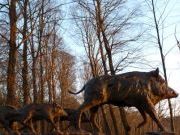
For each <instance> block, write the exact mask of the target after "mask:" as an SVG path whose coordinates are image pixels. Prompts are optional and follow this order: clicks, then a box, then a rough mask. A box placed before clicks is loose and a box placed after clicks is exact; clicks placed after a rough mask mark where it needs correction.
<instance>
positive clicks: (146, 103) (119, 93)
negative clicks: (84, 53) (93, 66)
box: [0, 68, 178, 135]
mask: <svg viewBox="0 0 180 135" xmlns="http://www.w3.org/2000/svg"><path fill="white" fill-rule="evenodd" d="M81 92H84V101H83V103H82V104H81V105H80V106H79V108H77V109H67V108H62V107H61V106H60V105H59V104H57V103H43V104H34V103H32V104H29V105H25V106H23V107H21V108H15V107H13V106H9V105H4V106H0V123H1V125H2V126H3V128H4V129H5V130H6V132H8V134H10V135H13V134H15V132H14V131H13V128H12V127H11V126H12V124H13V123H14V122H17V123H19V125H21V127H23V128H28V129H29V131H31V132H32V134H35V135H36V134H37V133H36V130H35V128H34V122H35V121H38V120H46V121H47V122H49V123H51V124H52V127H53V128H54V130H55V131H56V132H57V133H59V134H62V131H60V130H59V127H58V126H57V124H56V122H57V121H64V120H67V121H70V123H71V125H73V126H74V127H76V129H77V130H79V131H81V130H82V129H81V122H82V121H83V120H87V121H88V120H89V121H90V122H91V123H92V124H93V127H94V128H95V129H96V131H97V132H102V131H101V128H100V127H99V125H98V124H97V122H96V114H97V112H98V108H99V107H100V106H102V105H104V104H111V105H115V106H119V107H136V108H137V110H138V111H139V112H140V114H141V116H142V118H143V121H142V122H141V123H139V125H138V126H137V127H138V128H139V127H141V126H143V125H144V124H145V123H146V121H147V114H148V115H149V116H150V117H151V118H152V120H154V121H155V122H156V124H157V126H158V127H159V129H160V131H165V130H166V129H165V127H164V126H163V125H162V124H161V122H160V120H159V118H158V116H157V114H156V111H155V107H154V106H155V105H156V104H157V103H158V102H159V101H161V100H163V99H170V98H175V97H177V96H178V94H177V93H176V92H175V90H173V89H172V88H170V87H169V86H167V83H166V82H165V80H164V79H163V78H162V77H161V76H160V75H159V69H158V68H157V69H156V70H153V71H150V72H138V71H134V72H127V73H123V74H118V75H102V76H99V77H95V78H92V79H90V80H89V81H88V82H87V83H86V84H85V85H84V86H83V88H82V89H81V90H80V91H78V92H72V91H69V93H71V94H74V95H76V94H79V93H81ZM86 111H89V112H90V118H86V117H85V115H84V114H85V112H86ZM19 130H20V129H19ZM20 132H21V131H19V132H16V134H21V133H20Z"/></svg>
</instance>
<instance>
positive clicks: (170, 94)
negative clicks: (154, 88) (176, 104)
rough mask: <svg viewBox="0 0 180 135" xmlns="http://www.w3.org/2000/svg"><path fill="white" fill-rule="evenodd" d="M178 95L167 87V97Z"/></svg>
mask: <svg viewBox="0 0 180 135" xmlns="http://www.w3.org/2000/svg"><path fill="white" fill-rule="evenodd" d="M178 95H179V94H178V93H177V92H176V91H175V90H174V89H172V88H170V87H168V93H167V97H168V98H176V97H178Z"/></svg>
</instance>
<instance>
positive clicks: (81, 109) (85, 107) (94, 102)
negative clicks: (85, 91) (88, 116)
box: [76, 99, 102, 130]
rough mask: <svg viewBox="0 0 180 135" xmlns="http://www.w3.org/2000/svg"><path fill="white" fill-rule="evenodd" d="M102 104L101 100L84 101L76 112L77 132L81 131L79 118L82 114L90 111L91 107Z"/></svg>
mask: <svg viewBox="0 0 180 135" xmlns="http://www.w3.org/2000/svg"><path fill="white" fill-rule="evenodd" d="M100 104H102V100H101V99H95V100H90V102H89V100H88V101H85V102H84V103H83V104H82V105H81V106H80V107H79V109H78V111H77V114H76V115H77V119H76V122H77V126H78V127H77V128H78V129H79V130H81V116H82V113H83V112H85V111H87V110H89V109H91V108H92V107H95V106H97V107H98V105H100Z"/></svg>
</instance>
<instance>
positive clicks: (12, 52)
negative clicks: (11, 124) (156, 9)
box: [6, 0, 18, 106]
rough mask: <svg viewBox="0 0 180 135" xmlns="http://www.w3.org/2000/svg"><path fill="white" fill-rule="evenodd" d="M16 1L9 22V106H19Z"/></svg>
mask: <svg viewBox="0 0 180 135" xmlns="http://www.w3.org/2000/svg"><path fill="white" fill-rule="evenodd" d="M16 4H17V1H16V0H11V1H10V6H9V20H10V41H9V62H8V70H7V101H6V102H7V104H10V105H15V106H16V105H17V99H16V62H17V49H18V46H17V44H16V32H17V26H16V22H17V14H16Z"/></svg>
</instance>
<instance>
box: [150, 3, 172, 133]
mask: <svg viewBox="0 0 180 135" xmlns="http://www.w3.org/2000/svg"><path fill="white" fill-rule="evenodd" d="M151 2H152V8H153V17H154V23H155V27H156V33H157V42H158V45H159V51H160V55H161V61H162V65H163V71H164V78H165V81H166V86H167V87H168V80H167V75H166V64H165V57H164V54H163V49H162V44H161V40H160V34H159V26H158V22H157V18H156V11H155V6H154V0H151ZM168 105H169V110H170V111H169V112H170V120H171V130H172V131H173V132H174V121H173V110H172V105H171V101H170V99H168Z"/></svg>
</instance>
